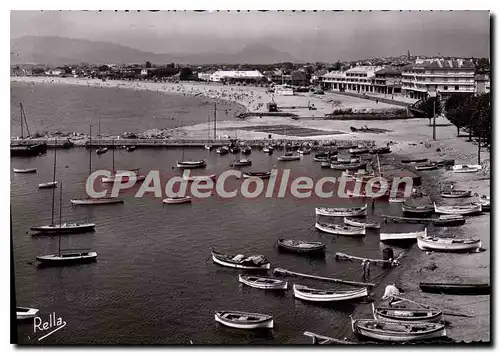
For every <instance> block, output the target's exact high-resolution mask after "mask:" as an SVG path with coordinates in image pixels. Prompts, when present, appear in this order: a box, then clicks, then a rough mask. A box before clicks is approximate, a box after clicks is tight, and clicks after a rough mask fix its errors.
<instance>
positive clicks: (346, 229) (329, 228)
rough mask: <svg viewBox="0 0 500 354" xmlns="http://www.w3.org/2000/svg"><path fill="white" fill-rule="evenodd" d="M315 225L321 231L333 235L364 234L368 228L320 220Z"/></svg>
mask: <svg viewBox="0 0 500 354" xmlns="http://www.w3.org/2000/svg"><path fill="white" fill-rule="evenodd" d="M315 227H316V228H317V229H318V230H320V231H323V232H326V233H329V234H333V235H343V236H364V235H365V234H366V229H365V228H364V227H354V226H345V225H337V224H328V223H323V222H319V221H317V222H316V224H315Z"/></svg>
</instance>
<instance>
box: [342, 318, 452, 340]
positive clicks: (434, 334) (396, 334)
mask: <svg viewBox="0 0 500 354" xmlns="http://www.w3.org/2000/svg"><path fill="white" fill-rule="evenodd" d="M369 323H382V324H384V323H385V325H387V322H385V321H375V320H354V321H353V322H352V330H353V332H354V333H355V334H359V335H362V336H364V337H368V338H372V339H377V340H380V341H385V342H411V341H419V340H426V339H432V338H439V337H445V336H446V329H445V326H444V325H443V324H437V323H435V324H433V326H432V327H430V328H431V329H430V330H427V331H424V332H405V331H395V330H393V331H383V330H379V329H375V328H373V329H372V328H368V327H366V325H367V324H369ZM389 323H393V324H394V325H397V324H398V323H401V324H402V325H408V326H414V325H419V324H425V325H428V326H430V325H431V323H428V322H422V323H421V322H419V323H414V324H408V323H404V322H389Z"/></svg>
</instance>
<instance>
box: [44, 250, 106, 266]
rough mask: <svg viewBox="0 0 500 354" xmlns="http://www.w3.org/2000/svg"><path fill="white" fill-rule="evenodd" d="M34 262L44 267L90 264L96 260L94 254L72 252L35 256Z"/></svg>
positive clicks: (95, 254)
mask: <svg viewBox="0 0 500 354" xmlns="http://www.w3.org/2000/svg"><path fill="white" fill-rule="evenodd" d="M36 260H37V261H38V262H40V263H42V264H45V265H66V264H78V263H90V262H95V261H96V260H97V253H96V252H72V253H59V254H49V255H45V256H37V257H36Z"/></svg>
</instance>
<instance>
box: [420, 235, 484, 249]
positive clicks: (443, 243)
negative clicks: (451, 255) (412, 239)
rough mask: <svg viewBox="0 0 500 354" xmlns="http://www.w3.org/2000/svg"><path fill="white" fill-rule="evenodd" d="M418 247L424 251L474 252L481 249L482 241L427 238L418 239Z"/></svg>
mask: <svg viewBox="0 0 500 354" xmlns="http://www.w3.org/2000/svg"><path fill="white" fill-rule="evenodd" d="M417 245H418V248H420V249H421V250H422V251H428V250H429V251H443V252H473V251H477V250H478V249H480V248H481V240H480V239H477V238H476V239H472V238H468V239H456V238H440V237H435V236H426V237H417Z"/></svg>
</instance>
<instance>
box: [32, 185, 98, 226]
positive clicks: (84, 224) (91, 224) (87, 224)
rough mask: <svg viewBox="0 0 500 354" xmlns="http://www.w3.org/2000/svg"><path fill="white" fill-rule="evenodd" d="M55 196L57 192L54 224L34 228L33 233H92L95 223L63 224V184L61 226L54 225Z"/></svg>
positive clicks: (60, 201) (60, 211)
mask: <svg viewBox="0 0 500 354" xmlns="http://www.w3.org/2000/svg"><path fill="white" fill-rule="evenodd" d="M54 196H55V191H53V192H52V222H51V224H50V225H44V226H34V227H32V228H31V230H32V231H37V232H40V233H48V234H71V233H73V234H75V233H82V232H87V231H92V230H94V228H95V224H94V223H66V222H65V223H62V183H61V191H60V200H59V224H54Z"/></svg>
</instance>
